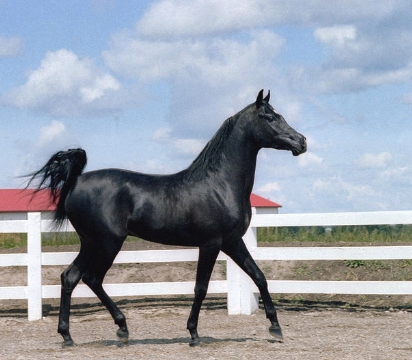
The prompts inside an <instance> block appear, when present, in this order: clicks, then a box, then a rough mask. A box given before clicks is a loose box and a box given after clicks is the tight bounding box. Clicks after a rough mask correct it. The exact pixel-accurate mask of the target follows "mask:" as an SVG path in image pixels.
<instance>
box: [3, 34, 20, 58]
mask: <svg viewBox="0 0 412 360" xmlns="http://www.w3.org/2000/svg"><path fill="white" fill-rule="evenodd" d="M22 51H23V40H22V39H21V38H19V37H11V38H6V37H3V36H0V58H2V57H13V56H17V55H20V54H21V52H22Z"/></svg>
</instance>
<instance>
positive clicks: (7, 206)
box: [0, 189, 55, 212]
mask: <svg viewBox="0 0 412 360" xmlns="http://www.w3.org/2000/svg"><path fill="white" fill-rule="evenodd" d="M54 209H55V206H54V205H53V203H52V200H51V197H50V192H49V191H47V190H40V191H39V192H37V193H35V192H34V190H33V189H23V190H21V189H1V190H0V212H28V211H53V210H54Z"/></svg>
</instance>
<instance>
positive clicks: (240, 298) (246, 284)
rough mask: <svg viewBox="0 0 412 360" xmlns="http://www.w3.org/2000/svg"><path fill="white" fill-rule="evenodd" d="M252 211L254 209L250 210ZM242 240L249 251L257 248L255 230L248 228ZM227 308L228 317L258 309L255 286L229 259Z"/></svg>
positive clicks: (246, 313)
mask: <svg viewBox="0 0 412 360" xmlns="http://www.w3.org/2000/svg"><path fill="white" fill-rule="evenodd" d="M252 210H254V208H252ZM243 240H244V241H245V243H246V246H247V247H248V248H249V249H251V248H252V247H256V246H257V236H256V228H251V227H249V228H248V230H247V232H246V234H245V236H244V237H243ZM226 266H227V308H228V313H229V315H251V314H252V313H253V312H255V311H256V310H258V309H259V298H258V295H257V294H255V293H254V290H255V288H256V286H255V285H254V283H253V281H252V280H251V279H250V277H249V276H247V275H246V274H245V273H244V272H243V271H242V270H241V269H240V268H239V267H238V266H237V265H236V264H235V263H234V261H233V260H231V259H230V258H229V259H228V260H227V265H226Z"/></svg>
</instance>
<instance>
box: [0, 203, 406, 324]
mask: <svg viewBox="0 0 412 360" xmlns="http://www.w3.org/2000/svg"><path fill="white" fill-rule="evenodd" d="M378 224H393V225H394V224H412V211H391V212H363V213H357V212H353V213H324V214H287V215H285V214H281V215H279V214H274V215H263V214H254V215H253V218H252V223H251V227H250V228H249V230H248V231H247V233H246V235H245V237H244V239H245V241H246V243H247V245H248V248H249V250H250V252H251V253H252V256H253V257H254V259H255V260H273V261H276V260H394V259H412V246H367V247H320V248H319V247H298V248H296V247H295V248H294V247H271V248H268V247H266V248H265V247H257V239H256V228H257V227H282V226H339V225H378ZM50 225H51V220H48V219H42V216H41V213H27V216H26V215H24V216H22V214H16V216H12V215H9V216H6V217H5V216H2V217H1V216H0V233H27V234H28V239H27V240H28V241H27V243H28V245H27V253H23V254H0V266H26V267H27V286H11V287H0V301H1V300H5V299H27V300H28V318H29V320H38V319H41V317H42V299H46V298H58V297H60V285H42V280H41V278H42V277H41V269H42V266H45V265H68V264H70V263H71V262H72V261H73V259H74V258H75V256H76V253H72V252H55V253H53V252H45V253H42V251H41V233H42V232H48V231H50V229H51V227H50ZM72 230H73V229H72V228H71V227H70V225H69V226H68V227H67V228H66V231H72ZM197 256H198V250H196V249H183V250H151V251H121V252H120V253H119V255H118V256H117V258H116V260H115V263H147V262H186V261H197ZM218 260H226V261H227V280H222V281H211V282H210V286H209V291H208V292H209V293H215V294H216V293H227V297H228V312H229V314H251V313H252V312H253V311H254V310H255V309H256V308H257V294H256V293H257V289H256V287H255V285H254V284H253V283H252V281H251V280H250V279H249V278H248V277H247V276H246V275H245V274H244V273H243V272H242V271H240V269H239V268H238V267H237V266H236V265H235V264H234V263H233V262H232V261H231V260H230V259H227V257H226V256H224V255H222V254H221V255H219V258H218ZM56 282H58V279H56ZM268 284H269V291H270V292H271V293H324V294H392V295H401V294H412V281H297V280H293V281H289V280H270V281H268ZM104 287H105V289H106V291H107V292H108V294H109V295H111V296H123V297H125V296H138V295H142V296H153V295H178V294H193V289H194V282H193V281H189V282H162V283H131V284H105V285H104ZM92 296H94V294H93V293H92V292H91V291H90V290H89V289H88V288H87V287H86V286H85V285H79V286H77V288H76V289H75V291H74V293H73V297H92Z"/></svg>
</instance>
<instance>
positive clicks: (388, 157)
mask: <svg viewBox="0 0 412 360" xmlns="http://www.w3.org/2000/svg"><path fill="white" fill-rule="evenodd" d="M391 162H392V154H390V153H388V152H381V153H379V154H373V153H366V154H363V155H362V156H361V157H360V158H359V159H358V160H357V162H356V163H357V165H358V166H360V167H363V168H378V169H382V168H386V167H387V166H388V165H389V164H390V163H391Z"/></svg>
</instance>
